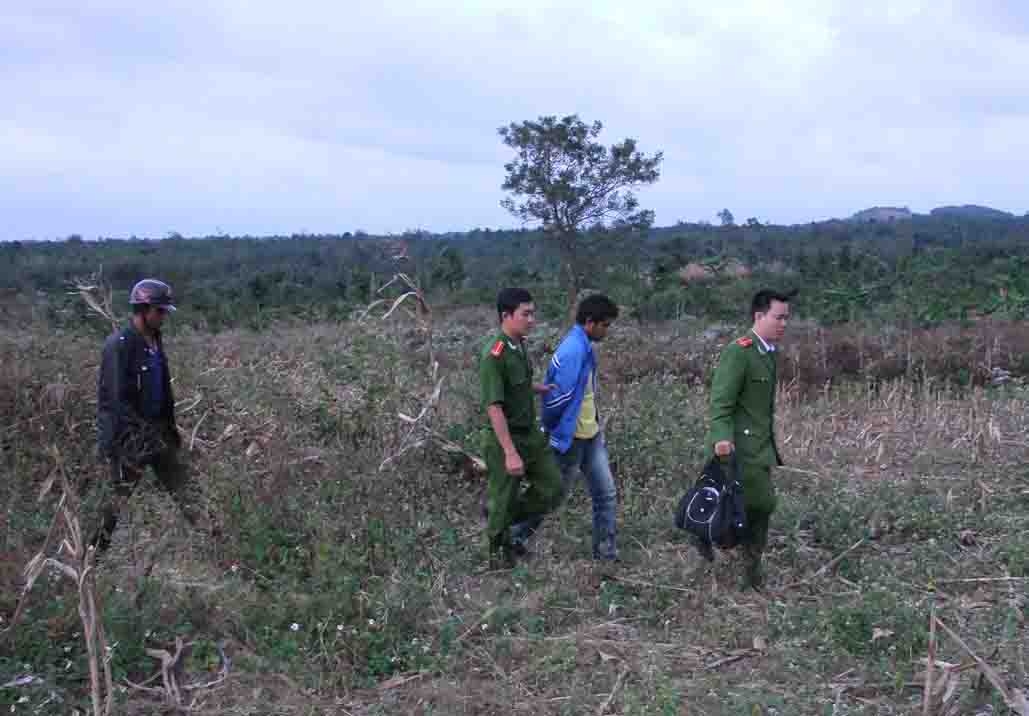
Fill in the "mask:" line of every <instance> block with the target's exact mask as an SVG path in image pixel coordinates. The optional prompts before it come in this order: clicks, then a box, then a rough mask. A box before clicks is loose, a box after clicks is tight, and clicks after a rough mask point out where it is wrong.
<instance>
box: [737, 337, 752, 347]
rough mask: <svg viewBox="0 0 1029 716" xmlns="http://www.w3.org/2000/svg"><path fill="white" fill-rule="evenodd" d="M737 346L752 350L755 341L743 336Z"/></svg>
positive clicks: (738, 339) (738, 340)
mask: <svg viewBox="0 0 1029 716" xmlns="http://www.w3.org/2000/svg"><path fill="white" fill-rule="evenodd" d="M736 345H738V346H743V347H744V348H750V347H751V346H752V345H754V341H753V339H751V338H749V337H748V336H743V337H742V338H737V339H736Z"/></svg>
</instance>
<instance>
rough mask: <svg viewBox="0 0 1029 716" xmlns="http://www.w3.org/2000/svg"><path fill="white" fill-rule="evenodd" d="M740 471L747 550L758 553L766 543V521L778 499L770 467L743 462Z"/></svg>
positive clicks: (762, 550)
mask: <svg viewBox="0 0 1029 716" xmlns="http://www.w3.org/2000/svg"><path fill="white" fill-rule="evenodd" d="M741 472H742V478H743V479H742V482H743V496H744V502H745V505H746V510H747V528H748V531H749V539H748V543H749V544H748V547H749V549H748V551H751V552H753V553H756V554H757V555H759V554H761V553H762V552H764V551H765V546H766V545H767V544H768V523H769V521H770V520H771V517H772V513H773V512H775V508H776V505H777V504H778V502H779V500H778V497H776V494H775V486H774V485H773V484H772V468H771V467H769V466H767V465H748V464H747V463H743V465H742V468H741Z"/></svg>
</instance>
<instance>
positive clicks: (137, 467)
mask: <svg viewBox="0 0 1029 716" xmlns="http://www.w3.org/2000/svg"><path fill="white" fill-rule="evenodd" d="M147 467H149V468H151V469H152V470H153V471H154V474H155V475H156V477H157V481H158V483H160V485H161V487H163V488H164V489H165V490H166V491H167V492H168V494H169V495H171V497H172V499H174V500H175V502H176V504H177V505H178V506H179V509H180V510H181V511H182V513H183V515H184V516H185V518H186V521H187V522H189V524H190V526H192V527H197V526H198V525H199V524H200V523H201V521H202V520H203V517H202V514H203V513H204V512H205V510H204V509H203V508H202V507H201V505H200V500H199V499H198V497H199V495H198V494H197V491H196V489H195V487H196V486H195V484H194V483H193V481H192V480H190V477H189V470H188V468H187V466H186V464H185V463H184V462H183V461H182V458H181V456H180V454H179V450H178V448H175V447H166V448H164V449H163V450H161V451H160V452H158V453H157V454H156V455H155V456H154V457H152V458H150V459H149V460H147V461H145V462H142V463H131V462H129V461H127V460H124V459H122V458H112V459H111V461H110V484H109V485H108V486H106V487H107V489H106V490H105V494H104V496H103V500H102V504H101V507H100V525H99V526H98V528H97V530H96V532H94V534H93V536H92V538H91V539H90V542H89V543H90V544H91V545H92V546H93V547H95V548H96V550H97V553H98V554H103V553H104V552H105V551H107V549H108V548H109V547H110V546H111V538H112V537H113V535H114V532H115V530H116V529H117V527H118V518H119V517H120V516H121V511H122V510H123V509H124V508H125V505H126V504H127V503H128V501H129V499H130V498H131V497H132V495H133V493H134V492H135V491H136V488H137V487H138V486H139V483H140V482H142V481H143V478H144V476H145V471H146V468H147Z"/></svg>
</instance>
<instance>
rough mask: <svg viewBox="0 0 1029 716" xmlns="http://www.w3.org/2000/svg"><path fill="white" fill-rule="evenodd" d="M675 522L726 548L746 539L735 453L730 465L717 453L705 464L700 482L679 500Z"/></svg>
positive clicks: (698, 480)
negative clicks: (723, 461)
mask: <svg viewBox="0 0 1029 716" xmlns="http://www.w3.org/2000/svg"><path fill="white" fill-rule="evenodd" d="M675 526H676V527H678V528H679V529H682V530H686V531H687V532H690V533H691V534H693V535H696V537H698V538H699V539H700V540H701V541H703V542H706V543H708V544H712V545H715V546H717V547H721V548H722V549H731V548H733V547H735V546H736V545H737V544H740V543H741V542H743V541H744V540H745V539H746V536H747V513H746V510H745V508H744V502H743V483H741V482H740V479H739V471H738V468H737V465H736V455H735V453H734V454H733V455H732V456H730V458H729V464H728V465H724V464H723V463H722V461H721V460H720V459H719V458H718V457H713V458H711V460H710V461H709V462H708V463H707V465H705V466H704V471H703V472H702V473H701V474H700V477H699V478H698V479H697V482H696V483H695V484H694V485H693V487H691V488H690V489H689V491H688V492H687V493H686V494H685V495H683V497H682V499H681V500H680V501H679V508H678V509H677V510H676V512H675Z"/></svg>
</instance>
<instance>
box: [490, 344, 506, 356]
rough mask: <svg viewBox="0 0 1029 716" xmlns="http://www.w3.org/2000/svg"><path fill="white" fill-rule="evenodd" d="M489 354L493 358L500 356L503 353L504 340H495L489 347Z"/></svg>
mask: <svg viewBox="0 0 1029 716" xmlns="http://www.w3.org/2000/svg"><path fill="white" fill-rule="evenodd" d="M489 354H490V355H491V356H493V357H494V358H499V357H500V356H502V355H504V342H503V341H497V342H496V343H494V344H493V347H492V348H490V351H489Z"/></svg>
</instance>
